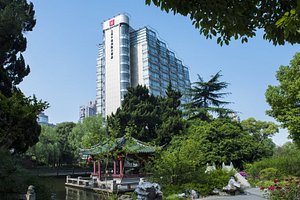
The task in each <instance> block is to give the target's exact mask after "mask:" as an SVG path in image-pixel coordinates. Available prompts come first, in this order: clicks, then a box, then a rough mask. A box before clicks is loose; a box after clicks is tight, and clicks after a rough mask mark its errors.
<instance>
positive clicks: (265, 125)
mask: <svg viewBox="0 0 300 200" xmlns="http://www.w3.org/2000/svg"><path fill="white" fill-rule="evenodd" d="M241 126H242V128H243V130H244V131H246V132H248V133H249V134H250V135H251V136H252V138H253V139H254V141H255V142H257V143H258V144H260V154H262V155H263V157H269V156H272V155H273V153H274V149H275V147H276V145H275V143H274V142H273V141H272V139H271V137H272V136H273V135H274V134H276V133H278V128H279V126H278V125H276V124H274V123H273V122H265V121H260V120H256V119H254V118H248V119H246V120H243V121H242V122H241Z"/></svg>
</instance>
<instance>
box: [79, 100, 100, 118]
mask: <svg viewBox="0 0 300 200" xmlns="http://www.w3.org/2000/svg"><path fill="white" fill-rule="evenodd" d="M96 113H97V107H96V101H90V102H89V104H87V105H84V106H80V111H79V121H81V122H82V121H83V120H84V119H85V118H87V117H92V116H96Z"/></svg>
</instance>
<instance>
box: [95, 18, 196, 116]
mask: <svg viewBox="0 0 300 200" xmlns="http://www.w3.org/2000/svg"><path fill="white" fill-rule="evenodd" d="M102 25H103V41H102V44H101V45H100V46H99V55H98V59H97V94H96V98H97V113H102V115H104V116H106V115H110V114H111V113H113V112H115V111H116V110H117V108H118V107H120V106H121V102H122V100H123V99H124V95H125V94H126V93H127V88H128V87H129V86H131V87H135V86H137V85H138V84H140V85H146V86H147V87H148V88H149V92H150V93H151V94H153V95H156V96H157V95H165V90H166V88H167V86H168V85H169V84H170V83H171V84H172V87H173V88H174V89H177V90H179V91H181V92H182V93H184V91H185V90H186V89H188V88H190V85H191V84H190V79H189V70H188V68H187V67H186V66H185V65H183V64H182V61H181V60H180V59H178V58H177V57H176V55H175V53H174V52H173V51H171V50H170V49H168V47H167V45H166V43H165V42H163V41H162V40H161V39H159V37H158V35H157V33H156V32H155V31H154V30H152V29H151V28H149V27H143V28H141V29H138V30H134V29H133V28H132V27H130V26H129V18H128V16H126V15H123V14H121V15H118V16H115V17H113V18H111V19H109V20H107V21H104V22H103V24H102ZM181 100H182V101H183V103H184V102H186V101H187V97H185V96H184V97H183V98H182V99H181Z"/></svg>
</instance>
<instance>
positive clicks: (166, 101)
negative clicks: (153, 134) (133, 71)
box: [156, 84, 186, 146]
mask: <svg viewBox="0 0 300 200" xmlns="http://www.w3.org/2000/svg"><path fill="white" fill-rule="evenodd" d="M181 97H182V95H181V93H180V92H179V91H176V90H174V89H172V85H171V84H169V86H168V88H167V90H166V96H165V97H162V98H160V107H161V111H162V113H161V121H162V124H161V125H160V126H159V127H158V129H157V139H156V141H157V142H156V143H157V144H159V145H160V146H161V145H167V144H169V143H170V142H171V140H172V137H174V136H175V135H181V134H182V133H183V130H184V128H185V126H186V124H185V120H184V119H183V118H182V111H181V110H180V106H181V102H180V98H181Z"/></svg>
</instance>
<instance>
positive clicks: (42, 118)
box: [37, 112, 55, 127]
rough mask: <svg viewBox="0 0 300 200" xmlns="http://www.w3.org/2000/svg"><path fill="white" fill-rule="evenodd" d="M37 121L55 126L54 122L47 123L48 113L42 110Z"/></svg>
mask: <svg viewBox="0 0 300 200" xmlns="http://www.w3.org/2000/svg"><path fill="white" fill-rule="evenodd" d="M37 122H38V123H39V124H40V125H46V126H52V127H53V126H55V125H54V124H51V123H49V117H48V115H45V113H44V112H41V113H40V114H39V115H38V118H37Z"/></svg>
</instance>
